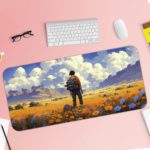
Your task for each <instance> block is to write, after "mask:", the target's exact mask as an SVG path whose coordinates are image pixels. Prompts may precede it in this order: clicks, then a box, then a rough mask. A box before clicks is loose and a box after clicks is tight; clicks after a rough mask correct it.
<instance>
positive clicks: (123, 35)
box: [114, 19, 128, 40]
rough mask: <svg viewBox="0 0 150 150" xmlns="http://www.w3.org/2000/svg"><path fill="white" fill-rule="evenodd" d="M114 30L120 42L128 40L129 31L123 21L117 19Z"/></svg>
mask: <svg viewBox="0 0 150 150" xmlns="http://www.w3.org/2000/svg"><path fill="white" fill-rule="evenodd" d="M114 29H115V32H116V34H117V37H118V38H119V39H120V40H124V39H127V38H128V30H127V27H126V25H125V22H124V21H123V20H122V19H117V20H115V21H114Z"/></svg>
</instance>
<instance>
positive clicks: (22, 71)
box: [14, 67, 27, 77]
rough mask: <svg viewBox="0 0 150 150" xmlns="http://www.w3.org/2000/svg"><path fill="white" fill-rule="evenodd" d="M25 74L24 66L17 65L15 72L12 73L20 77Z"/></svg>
mask: <svg viewBox="0 0 150 150" xmlns="http://www.w3.org/2000/svg"><path fill="white" fill-rule="evenodd" d="M26 75H27V74H26V71H25V69H24V68H22V67H19V68H18V69H17V70H16V72H15V73H14V76H15V77H21V76H26Z"/></svg>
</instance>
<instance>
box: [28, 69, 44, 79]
mask: <svg viewBox="0 0 150 150" xmlns="http://www.w3.org/2000/svg"><path fill="white" fill-rule="evenodd" d="M42 74H43V70H42V69H41V68H34V69H32V71H31V72H30V74H29V75H30V76H32V77H41V76H42Z"/></svg>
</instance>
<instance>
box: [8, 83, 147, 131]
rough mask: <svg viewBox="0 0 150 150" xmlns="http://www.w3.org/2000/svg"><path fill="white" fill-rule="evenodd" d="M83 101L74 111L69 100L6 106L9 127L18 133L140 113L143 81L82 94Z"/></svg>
mask: <svg viewBox="0 0 150 150" xmlns="http://www.w3.org/2000/svg"><path fill="white" fill-rule="evenodd" d="M83 101H84V105H82V106H79V104H78V106H77V107H76V108H73V107H72V99H71V96H66V97H65V98H62V99H61V100H55V101H54V100H53V101H52V100H50V99H46V100H41V101H39V100H37V101H34V102H32V103H31V102H29V101H26V102H22V103H17V104H10V105H9V110H10V117H11V121H12V126H13V128H14V129H16V130H18V131H21V130H26V129H32V128H37V127H42V126H49V125H54V124H59V123H65V122H70V121H75V120H82V119H88V118H91V117H98V116H104V115H109V114H114V113H119V112H124V111H128V110H135V109H140V108H143V107H144V106H145V105H146V94H145V89H144V84H143V81H137V82H131V83H120V84H119V85H112V86H110V87H106V88H101V89H98V90H96V91H90V92H85V93H84V94H83ZM31 104H32V105H31Z"/></svg>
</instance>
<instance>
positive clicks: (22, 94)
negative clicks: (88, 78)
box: [7, 86, 68, 103]
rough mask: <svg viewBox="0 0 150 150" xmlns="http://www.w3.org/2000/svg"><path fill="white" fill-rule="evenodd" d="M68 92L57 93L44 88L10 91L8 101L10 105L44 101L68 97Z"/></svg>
mask: <svg viewBox="0 0 150 150" xmlns="http://www.w3.org/2000/svg"><path fill="white" fill-rule="evenodd" d="M67 94H68V93H67V91H64V92H61V91H55V90H53V89H48V88H43V87H40V86H39V87H32V88H31V89H22V90H21V91H9V93H8V95H7V99H8V102H9V103H16V102H23V101H26V100H28V101H33V100H42V99H47V98H49V99H52V98H57V97H62V96H64V95H67Z"/></svg>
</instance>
